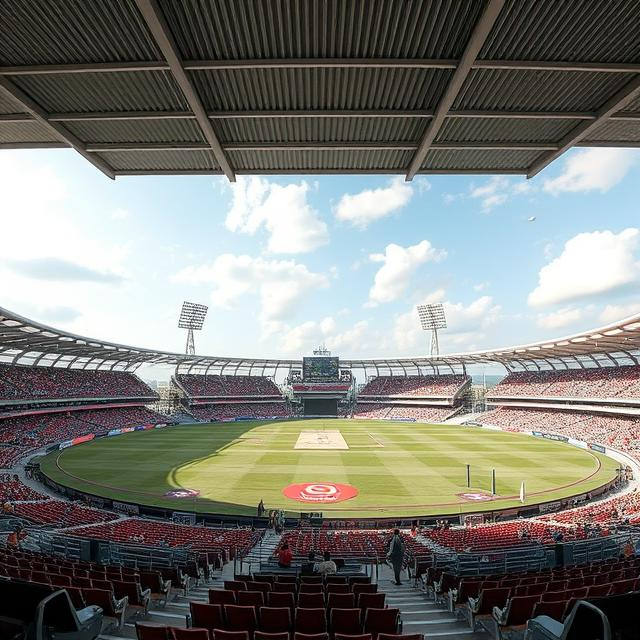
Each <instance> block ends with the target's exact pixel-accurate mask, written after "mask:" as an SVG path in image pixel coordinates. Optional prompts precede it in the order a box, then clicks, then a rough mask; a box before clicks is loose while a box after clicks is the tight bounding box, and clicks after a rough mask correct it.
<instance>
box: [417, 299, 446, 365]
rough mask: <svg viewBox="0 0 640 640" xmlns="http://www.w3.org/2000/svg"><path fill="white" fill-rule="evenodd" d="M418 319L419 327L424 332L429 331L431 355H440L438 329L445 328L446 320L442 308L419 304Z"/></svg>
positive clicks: (436, 305) (440, 306)
mask: <svg viewBox="0 0 640 640" xmlns="http://www.w3.org/2000/svg"><path fill="white" fill-rule="evenodd" d="M416 309H417V310H418V317H419V318H420V325H421V326H422V329H423V330H424V331H431V355H432V356H437V355H438V354H439V353H440V348H439V346H438V329H446V328H447V319H446V318H445V315H444V307H443V306H442V305H441V304H440V303H438V304H419V305H418V306H417V307H416Z"/></svg>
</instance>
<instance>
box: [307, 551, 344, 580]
mask: <svg viewBox="0 0 640 640" xmlns="http://www.w3.org/2000/svg"><path fill="white" fill-rule="evenodd" d="M313 569H314V572H315V573H317V574H318V575H321V576H329V575H333V574H334V573H337V572H338V567H337V565H336V563H335V562H334V561H333V560H332V559H331V552H329V551H325V552H324V554H323V555H322V562H318V563H317V564H316V565H315V566H314V568H313Z"/></svg>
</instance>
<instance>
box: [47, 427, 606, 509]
mask: <svg viewBox="0 0 640 640" xmlns="http://www.w3.org/2000/svg"><path fill="white" fill-rule="evenodd" d="M322 429H327V430H339V431H340V432H341V434H342V436H343V437H344V439H345V440H346V442H347V444H348V446H349V449H348V450H320V451H318V450H304V451H301V450H295V449H294V445H295V443H296V441H297V439H298V435H299V433H300V431H311V430H322ZM467 463H468V464H470V465H471V469H472V491H489V490H490V476H491V469H496V474H497V494H498V495H497V497H496V499H495V500H493V501H491V502H482V503H473V502H468V501H466V500H463V499H461V498H459V497H458V496H457V494H459V493H464V492H467V491H468V489H467V488H466V475H465V464H467ZM617 466H618V465H617V463H616V462H615V461H614V460H612V459H611V458H608V457H606V456H603V455H600V454H598V453H595V452H592V451H585V450H583V449H578V448H576V447H573V446H571V445H568V444H563V443H558V442H553V441H549V440H543V439H538V438H532V437H530V436H527V435H524V434H514V433H505V432H499V431H490V430H486V429H479V428H468V427H459V426H451V425H447V426H445V425H427V424H414V423H389V422H382V421H374V420H367V421H364V420H304V421H302V420H291V421H282V422H240V423H223V424H198V425H184V426H178V427H170V428H166V429H157V430H153V431H146V432H144V431H139V432H133V433H129V434H126V435H121V436H117V437H113V438H104V439H101V440H96V441H94V442H91V443H88V444H83V445H79V446H76V447H72V448H70V449H65V450H64V451H62V452H55V453H52V454H50V455H49V456H47V457H46V458H45V459H44V460H43V462H42V469H43V471H44V472H45V473H46V474H47V475H48V476H49V477H51V478H52V479H53V480H55V481H57V482H59V483H60V484H63V485H65V486H69V487H73V488H77V489H81V490H84V491H87V492H89V493H92V494H94V495H100V496H104V497H108V498H115V499H118V500H124V501H134V502H140V503H145V504H148V505H153V506H162V507H169V508H173V509H176V510H183V511H184V510H193V509H196V510H197V511H200V512H209V513H225V514H230V513H233V514H238V515H240V514H255V505H256V504H257V503H258V501H259V500H260V498H262V499H264V502H265V505H266V507H267V508H284V509H286V510H287V512H289V513H299V512H300V511H312V510H322V511H323V513H324V514H325V515H328V516H333V517H345V518H353V517H358V516H360V517H400V516H418V515H433V514H453V513H462V512H478V511H479V510H482V509H498V508H508V507H512V506H517V505H519V504H520V501H519V499H518V497H517V496H518V494H519V490H520V483H521V481H522V480H525V482H526V489H527V500H526V503H527V504H534V503H539V502H545V501H550V500H557V499H560V498H562V497H567V496H571V495H576V494H578V493H581V492H584V491H589V490H592V489H595V488H596V487H599V486H602V485H603V484H605V483H606V482H607V481H609V480H611V479H612V478H614V477H615V475H616V468H617ZM297 482H339V483H345V484H350V485H353V486H355V487H356V488H357V489H358V490H359V495H358V496H357V497H355V498H353V499H351V500H348V501H344V502H340V503H336V504H334V505H330V506H329V505H323V506H322V507H321V508H320V507H311V506H308V505H304V504H303V503H300V502H296V501H294V500H292V499H289V498H285V497H284V495H283V494H282V489H283V488H284V487H286V486H287V485H289V484H291V483H297ZM180 487H182V488H189V489H197V490H199V491H200V497H199V498H197V499H191V498H190V499H184V500H178V499H175V498H167V497H165V495H164V494H165V493H166V492H167V491H169V490H171V489H175V488H180Z"/></svg>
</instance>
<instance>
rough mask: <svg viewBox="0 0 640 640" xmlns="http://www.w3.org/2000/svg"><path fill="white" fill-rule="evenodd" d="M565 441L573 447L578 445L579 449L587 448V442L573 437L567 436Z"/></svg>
mask: <svg viewBox="0 0 640 640" xmlns="http://www.w3.org/2000/svg"><path fill="white" fill-rule="evenodd" d="M567 442H568V443H569V444H572V445H573V446H574V447H580V448H581V449H586V448H587V443H586V442H583V441H582V440H576V439H575V438H569V439H568V440H567Z"/></svg>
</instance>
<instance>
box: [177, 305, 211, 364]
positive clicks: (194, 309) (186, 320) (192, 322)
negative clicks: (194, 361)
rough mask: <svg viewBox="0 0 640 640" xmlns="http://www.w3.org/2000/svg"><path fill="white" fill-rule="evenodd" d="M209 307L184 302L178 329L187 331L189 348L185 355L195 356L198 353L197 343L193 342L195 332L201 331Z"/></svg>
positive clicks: (187, 347)
mask: <svg viewBox="0 0 640 640" xmlns="http://www.w3.org/2000/svg"><path fill="white" fill-rule="evenodd" d="M208 310H209V307H207V306H206V305H204V304H196V303H195V302H183V303H182V311H181V312H180V319H179V320H178V328H179V329H186V330H187V346H186V348H185V353H186V354H187V355H194V354H195V352H196V346H195V342H194V340H193V332H194V331H200V330H201V329H202V326H203V325H204V319H205V318H206V317H207V311H208Z"/></svg>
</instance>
